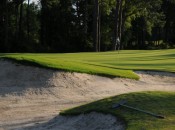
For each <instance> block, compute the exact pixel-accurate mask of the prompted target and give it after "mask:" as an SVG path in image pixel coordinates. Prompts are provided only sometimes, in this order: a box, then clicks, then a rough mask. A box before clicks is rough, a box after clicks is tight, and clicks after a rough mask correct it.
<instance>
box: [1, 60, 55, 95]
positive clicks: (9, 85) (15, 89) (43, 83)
mask: <svg viewBox="0 0 175 130" xmlns="http://www.w3.org/2000/svg"><path fill="white" fill-rule="evenodd" d="M53 73H54V71H52V70H48V69H43V68H38V67H31V66H23V65H21V64H18V63H16V62H12V61H7V60H3V59H0V96H5V95H6V94H17V95H21V94H22V92H24V91H25V90H27V89H30V88H35V89H42V88H44V87H48V81H49V79H50V78H52V77H53Z"/></svg>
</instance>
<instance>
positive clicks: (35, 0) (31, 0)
mask: <svg viewBox="0 0 175 130" xmlns="http://www.w3.org/2000/svg"><path fill="white" fill-rule="evenodd" d="M37 1H38V0H30V2H31V3H32V2H36V3H37Z"/></svg>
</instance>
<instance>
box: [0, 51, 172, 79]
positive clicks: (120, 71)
mask: <svg viewBox="0 0 175 130" xmlns="http://www.w3.org/2000/svg"><path fill="white" fill-rule="evenodd" d="M0 57H3V58H9V59H13V60H16V61H18V62H22V63H28V64H29V63H30V64H32V65H39V66H42V67H46V68H52V69H61V70H65V71H71V72H72V71H74V72H81V73H89V74H97V75H104V76H111V77H116V76H117V77H125V78H132V79H139V77H138V76H137V75H136V74H135V73H134V72H133V71H132V70H154V71H169V72H175V67H174V66H175V50H174V49H171V50H132V51H131V50H127V51H120V53H119V54H118V52H101V53H65V54H0Z"/></svg>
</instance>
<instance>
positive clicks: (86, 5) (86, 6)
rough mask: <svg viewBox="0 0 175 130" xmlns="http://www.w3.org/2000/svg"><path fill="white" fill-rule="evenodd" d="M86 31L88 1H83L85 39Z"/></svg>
mask: <svg viewBox="0 0 175 130" xmlns="http://www.w3.org/2000/svg"><path fill="white" fill-rule="evenodd" d="M87 30H88V0H85V8H84V34H85V38H86V39H87Z"/></svg>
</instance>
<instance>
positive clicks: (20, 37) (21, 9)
mask: <svg viewBox="0 0 175 130" xmlns="http://www.w3.org/2000/svg"><path fill="white" fill-rule="evenodd" d="M22 23H23V3H21V6H20V19H19V40H20V42H21V40H22Z"/></svg>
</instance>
